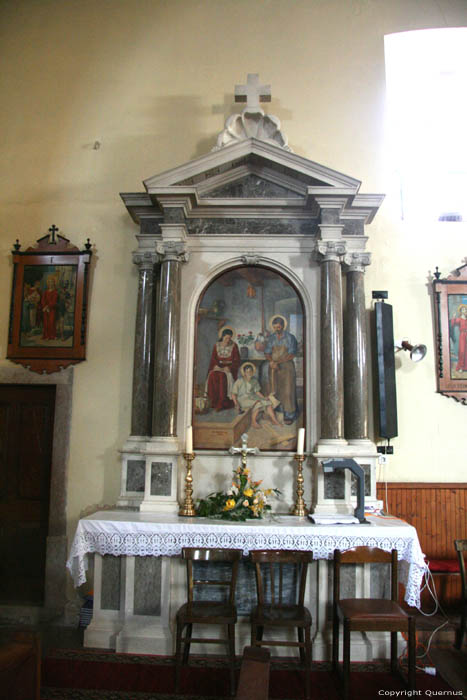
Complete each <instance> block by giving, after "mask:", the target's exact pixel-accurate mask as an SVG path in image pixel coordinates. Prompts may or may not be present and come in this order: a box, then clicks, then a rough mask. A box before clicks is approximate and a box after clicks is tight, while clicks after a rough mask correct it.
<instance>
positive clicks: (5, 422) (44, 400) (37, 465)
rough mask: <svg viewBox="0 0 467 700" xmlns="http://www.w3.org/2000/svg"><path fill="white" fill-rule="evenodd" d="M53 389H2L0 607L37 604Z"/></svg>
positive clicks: (42, 576) (45, 527) (43, 551)
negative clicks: (1, 604)
mask: <svg viewBox="0 0 467 700" xmlns="http://www.w3.org/2000/svg"><path fill="white" fill-rule="evenodd" d="M54 407H55V386H53V385H18V384H14V385H8V384H2V385H0V603H3V604H23V605H41V604H42V603H43V600H44V582H45V581H44V580H45V555H46V542H47V533H48V518H49V492H50V472H51V462H52V442H53V423H54Z"/></svg>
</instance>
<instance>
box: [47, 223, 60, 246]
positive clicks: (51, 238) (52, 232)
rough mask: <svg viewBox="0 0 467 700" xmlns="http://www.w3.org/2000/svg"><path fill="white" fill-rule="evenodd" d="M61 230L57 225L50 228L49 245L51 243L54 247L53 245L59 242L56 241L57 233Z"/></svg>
mask: <svg viewBox="0 0 467 700" xmlns="http://www.w3.org/2000/svg"><path fill="white" fill-rule="evenodd" d="M59 230H60V229H59V228H57V226H55V224H52V226H51V227H50V228H49V233H50V236H49V243H51V244H52V245H53V244H54V243H56V242H57V241H56V239H55V234H56V233H57V231H59Z"/></svg>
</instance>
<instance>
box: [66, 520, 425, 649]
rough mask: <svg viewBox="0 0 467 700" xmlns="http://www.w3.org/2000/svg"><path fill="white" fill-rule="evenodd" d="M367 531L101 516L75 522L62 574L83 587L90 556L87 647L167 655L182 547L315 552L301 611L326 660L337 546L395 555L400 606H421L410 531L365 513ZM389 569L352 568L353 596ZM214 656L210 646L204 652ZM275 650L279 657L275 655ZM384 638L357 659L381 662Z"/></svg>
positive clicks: (249, 593)
mask: <svg viewBox="0 0 467 700" xmlns="http://www.w3.org/2000/svg"><path fill="white" fill-rule="evenodd" d="M367 519H368V521H369V523H368V524H358V525H314V524H313V523H311V522H310V521H309V520H308V519H306V518H297V517H294V516H288V515H276V516H272V517H271V518H269V519H265V520H249V521H246V522H241V523H229V522H228V521H219V520H209V519H206V518H182V517H178V516H176V515H171V514H167V513H160V514H156V513H136V512H128V511H103V512H98V513H95V514H94V515H91V516H88V517H87V518H84V519H82V520H80V522H79V524H78V528H77V530H76V534H75V537H74V540H73V544H72V548H71V551H70V556H69V559H68V564H67V565H68V568H69V570H70V572H71V574H72V576H73V579H74V581H75V584H76V585H79V584H81V583H83V582H84V580H85V578H86V570H87V566H88V557H89V555H93V556H94V615H93V619H92V622H91V624H90V626H89V627H88V628H87V630H86V633H85V642H84V643H85V646H90V647H102V648H108V649H116V650H117V651H121V652H134V653H155V654H171V653H173V648H174V647H173V645H174V619H173V618H174V612H175V611H176V610H177V608H178V606H179V605H180V604H182V603H183V602H184V600H185V595H186V592H185V569H184V566H183V564H182V562H181V560H180V559H179V554H180V552H181V549H182V547H184V546H199V547H221V548H223V547H226V548H227V547H230V548H236V549H242V550H243V552H244V554H245V556H246V555H248V552H249V551H250V550H252V549H299V550H306V551H311V552H313V557H314V558H315V559H316V561H315V562H314V563H313V564H312V565H311V569H310V576H309V581H308V590H307V597H306V600H307V605H308V607H309V608H310V610H311V611H312V616H313V638H314V641H313V644H314V651H313V657H314V658H315V659H317V660H318V659H327V658H329V656H330V642H331V636H330V626H329V623H330V617H329V607H330V606H329V603H330V600H331V596H332V580H331V577H330V567H329V565H328V562H329V559H330V558H332V553H333V551H334V549H336V548H337V549H341V550H344V549H348V548H350V547H352V546H356V545H359V544H368V545H372V546H378V547H381V548H383V549H385V550H386V551H390V550H391V549H392V548H396V549H397V550H398V552H399V558H400V570H401V578H402V580H403V582H404V583H405V586H406V588H405V599H406V601H407V602H408V603H409V604H411V605H417V604H419V600H420V598H419V592H420V585H421V581H422V577H423V573H424V571H425V563H424V557H423V554H422V551H421V549H420V544H419V541H418V537H417V532H416V530H415V528H413V527H412V526H411V525H408V524H407V523H404V522H402V521H400V520H397V519H394V518H383V517H379V516H368V518H367ZM386 584H387V581H386V576H385V572H381V569H378V570H375V569H374V568H373V567H360V568H359V567H356V568H354V569H353V572H348V575H347V581H346V585H347V586H348V587H349V590H353V591H354V592H355V594H359V595H360V594H365V595H368V594H370V593H372V594H375V592H376V594H377V595H378V594H380V593H381V592H383V591H384V590H385V585H386ZM254 595H255V594H254V575H253V570H252V569H249V568H248V565H245V566H244V570H243V573H242V574H241V576H240V578H239V583H238V586H237V596H238V599H239V601H242V604H241V609H240V620H239V622H238V624H237V649H241V648H243V646H244V645H245V644H247V643H248V639H249V624H248V606H249V605H251V601H253V600H254ZM213 650H217V648H216V647H215V646H214V648H213V649H211V645H207V646H206V648H205V649H203V648H202V652H203V653H212V652H213ZM276 651H277V653H281V652H280V650H279V649H278V650H276ZM387 652H388V646H387V639H386V637H385V636H384V635H383V636H381V635H379V636H378V635H376V636H374V637H372V638H371V640H370V641H368V639H366V638H365V639H361V640H360V642H356V644H355V653H354V652H353V657H354V658H355V659H358V658H360V659H361V660H369V659H371V658H380V657H384V656H386V655H387Z"/></svg>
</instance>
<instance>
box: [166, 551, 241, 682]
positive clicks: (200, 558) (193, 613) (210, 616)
mask: <svg viewBox="0 0 467 700" xmlns="http://www.w3.org/2000/svg"><path fill="white" fill-rule="evenodd" d="M182 557H183V559H185V560H186V565H187V588H188V601H187V602H186V603H185V604H184V605H182V607H181V608H179V610H178V612H177V615H176V622H177V638H176V657H175V662H176V667H175V692H178V689H179V684H180V672H181V667H182V663H185V664H186V663H188V656H189V653H190V645H191V644H192V643H198V644H226V645H227V648H228V653H229V658H230V691H231V694H232V695H235V623H236V622H237V609H236V607H235V587H236V585H237V573H238V563H239V561H240V559H241V558H242V550H240V549H197V548H195V547H186V548H185V549H183V550H182ZM194 562H206V563H207V562H226V563H228V564H230V567H229V573H230V576H229V578H228V580H225V578H224V579H222V578H221V576H220V575H219V576H216V578H215V579H212V578H211V579H205V578H196V579H195V578H194V577H193V563H194ZM218 573H219V574H221V572H218ZM210 574H211V572H210ZM209 586H216V587H224V588H226V589H227V592H226V597H227V600H225V601H219V600H213V597H214V595H213V589H212V588H211V589H210V591H211V595H210V596H209V600H196V595H195V588H196V587H199V589H201V587H209ZM206 590H207V589H206ZM194 624H203V625H224V626H225V627H226V628H227V637H216V638H209V637H207V638H204V637H193V636H192V631H193V625H194ZM185 627H186V634H185V635H184V636H183V630H184V628H185ZM182 644H183V657H182Z"/></svg>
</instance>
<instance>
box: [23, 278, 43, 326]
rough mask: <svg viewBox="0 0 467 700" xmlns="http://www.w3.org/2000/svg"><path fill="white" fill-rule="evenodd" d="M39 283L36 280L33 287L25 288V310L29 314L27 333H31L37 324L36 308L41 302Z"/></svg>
mask: <svg viewBox="0 0 467 700" xmlns="http://www.w3.org/2000/svg"><path fill="white" fill-rule="evenodd" d="M39 286H40V282H39V280H37V281H36V282H34V284H33V285H31V286H27V293H26V295H25V301H26V305H27V310H28V313H29V333H32V332H33V331H34V329H35V328H37V326H38V325H39V324H38V322H37V321H38V318H37V317H38V307H39V303H40V300H41V293H40V290H39Z"/></svg>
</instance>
